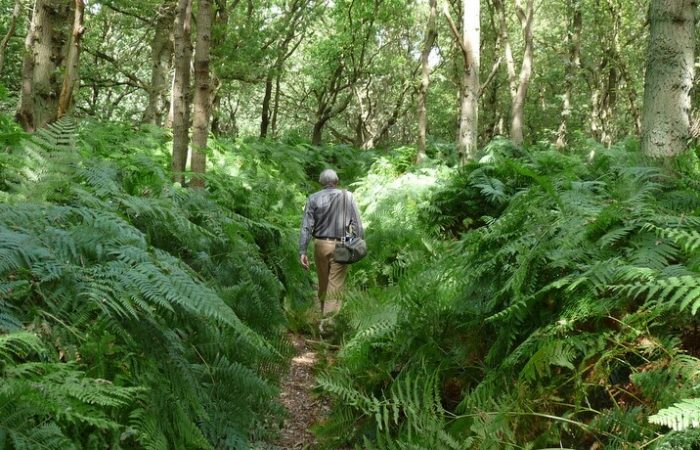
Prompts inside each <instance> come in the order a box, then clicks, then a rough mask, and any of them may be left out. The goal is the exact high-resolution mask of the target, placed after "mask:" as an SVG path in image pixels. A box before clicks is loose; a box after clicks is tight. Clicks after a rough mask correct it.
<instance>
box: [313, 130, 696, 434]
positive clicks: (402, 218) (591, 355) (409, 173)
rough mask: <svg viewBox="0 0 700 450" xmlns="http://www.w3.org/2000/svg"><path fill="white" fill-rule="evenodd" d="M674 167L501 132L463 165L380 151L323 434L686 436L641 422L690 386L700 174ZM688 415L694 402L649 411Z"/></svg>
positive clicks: (671, 421) (666, 417) (625, 148)
mask: <svg viewBox="0 0 700 450" xmlns="http://www.w3.org/2000/svg"><path fill="white" fill-rule="evenodd" d="M681 166H683V167H684V168H683V169H681V168H679V169H677V170H675V171H674V172H669V171H667V170H664V169H662V168H659V167H658V166H656V165H654V164H650V163H648V162H645V161H643V160H642V159H641V158H640V157H639V153H638V150H637V149H636V148H634V146H632V145H620V146H617V147H615V148H613V149H612V150H610V151H608V152H605V153H604V154H599V155H598V156H596V157H595V158H594V159H593V160H592V161H590V162H589V161H587V160H585V159H584V158H582V157H579V156H576V155H563V154H561V153H558V152H554V151H551V150H546V149H541V150H537V151H531V152H528V151H523V150H520V149H516V148H513V147H511V146H510V145H508V144H507V143H506V142H494V143H492V144H491V145H490V146H489V147H487V149H486V154H485V156H484V158H483V159H482V160H481V162H478V163H477V162H475V163H472V164H469V165H467V166H466V167H463V168H460V169H450V170H446V169H441V170H436V169H430V170H428V169H422V170H418V171H416V170H415V169H410V168H409V169H408V170H406V168H405V166H403V167H402V165H401V161H400V159H399V160H395V161H389V160H384V161H379V162H377V163H376V164H375V166H374V168H373V169H372V171H370V175H369V176H368V177H367V179H366V180H365V181H364V182H363V183H361V184H360V186H359V188H358V191H357V192H358V195H360V197H361V198H363V197H362V193H365V194H368V193H371V195H368V196H367V197H364V200H365V213H366V216H367V221H368V222H369V223H370V225H369V231H368V232H369V245H370V248H372V249H376V251H375V253H374V254H373V258H372V262H367V263H364V264H363V266H362V268H361V270H358V274H356V276H355V281H356V282H358V283H359V286H362V287H364V289H360V290H357V291H354V292H353V293H352V294H350V299H349V301H348V303H347V307H346V309H345V312H344V314H345V317H346V319H347V322H348V324H349V331H348V335H347V341H346V342H345V344H344V345H343V347H342V349H341V352H340V354H339V355H338V361H337V363H336V364H335V365H333V366H332V367H331V368H329V370H328V371H327V373H326V374H325V375H323V376H322V377H321V378H320V380H319V384H320V386H321V388H322V389H323V390H324V391H325V392H327V393H330V394H331V395H332V396H333V397H334V398H335V399H336V408H335V410H334V412H333V415H332V417H331V419H330V420H329V421H328V422H327V423H326V424H325V425H324V426H323V427H322V428H321V431H322V433H323V434H324V435H325V436H326V438H327V440H328V443H329V444H331V445H341V444H345V443H350V444H352V443H355V444H356V445H359V446H360V447H362V448H367V447H374V446H378V447H379V448H543V447H554V446H556V447H559V446H560V445H563V446H564V447H567V448H584V447H585V448H590V447H591V446H592V445H594V444H595V443H596V442H597V443H598V445H603V446H605V448H639V447H641V446H642V445H648V446H649V447H650V448H690V446H689V445H690V444H689V443H690V442H693V441H694V440H695V439H697V433H696V432H694V431H688V432H686V434H683V433H680V434H678V433H670V434H668V435H664V436H662V437H660V436H661V435H660V434H659V432H661V431H662V430H660V429H659V428H656V427H654V426H653V425H651V424H650V423H649V422H648V421H647V418H648V417H649V416H650V415H652V414H654V413H656V412H657V411H659V409H661V408H665V407H669V406H671V405H672V404H674V403H675V402H679V401H680V400H681V399H690V398H694V397H698V394H700V393H699V392H698V388H697V386H698V373H700V371H699V369H700V360H699V359H698V358H697V357H698V355H699V354H698V347H697V337H698V335H697V331H696V330H697V319H696V318H695V312H696V310H697V309H698V307H699V306H700V301H699V300H698V299H700V295H699V294H698V293H699V292H700V289H698V288H697V286H698V285H699V283H698V279H699V275H698V271H700V267H699V266H698V257H699V256H700V254H699V253H698V250H699V248H700V245H698V242H700V241H699V240H698V239H699V238H700V236H699V235H698V233H697V231H696V230H697V227H698V225H700V218H699V217H698V207H700V189H698V187H697V186H696V185H695V183H691V182H689V181H688V180H689V179H692V178H694V175H693V174H694V173H695V170H696V167H697V165H696V162H695V159H694V157H693V158H690V159H689V160H686V161H684V162H682V164H681ZM435 175H438V177H437V182H436V183H435V187H432V188H431V187H430V186H431V181H434V180H435V178H434V177H435ZM691 177H692V178H691ZM697 417H698V407H697V401H694V400H691V401H686V402H683V403H681V404H679V405H678V406H677V407H675V408H670V409H668V410H664V411H661V413H659V414H658V415H656V416H654V417H653V418H652V419H651V422H654V423H659V424H665V425H669V426H673V427H674V428H675V429H679V430H680V429H684V428H687V427H689V426H693V425H694V424H695V423H696V421H697ZM341 430H342V432H341ZM684 443H685V444H684Z"/></svg>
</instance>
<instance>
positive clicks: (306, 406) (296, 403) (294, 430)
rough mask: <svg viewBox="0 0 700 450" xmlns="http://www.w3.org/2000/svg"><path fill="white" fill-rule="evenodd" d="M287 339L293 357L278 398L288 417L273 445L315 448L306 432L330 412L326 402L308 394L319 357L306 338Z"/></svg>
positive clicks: (311, 437)
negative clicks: (292, 347)
mask: <svg viewBox="0 0 700 450" xmlns="http://www.w3.org/2000/svg"><path fill="white" fill-rule="evenodd" d="M289 339H290V341H291V343H292V344H293V345H294V349H295V354H296V356H295V357H294V358H292V362H291V365H290V369H289V373H288V374H287V376H286V378H285V379H284V381H283V382H282V386H281V388H282V393H281V395H280V399H281V401H282V404H283V405H284V407H285V408H286V409H287V412H288V414H289V415H288V417H287V420H285V422H284V427H283V428H282V431H281V437H280V439H279V442H278V443H277V445H278V446H280V447H281V448H284V449H304V450H311V449H317V448H319V445H318V442H317V441H316V438H315V437H314V435H313V434H312V433H311V431H310V430H309V429H310V427H311V426H312V425H313V424H314V423H316V422H317V421H318V420H319V419H322V418H323V417H324V416H325V415H326V414H327V413H328V411H329V410H330V405H329V402H328V400H327V399H325V398H322V397H319V396H318V395H316V394H314V393H313V392H312V390H313V388H314V384H315V380H316V378H315V370H314V368H315V366H316V364H317V363H318V359H319V356H318V354H317V351H316V350H314V349H313V348H312V345H311V343H310V342H309V341H308V340H307V338H306V337H304V336H301V335H297V334H290V335H289Z"/></svg>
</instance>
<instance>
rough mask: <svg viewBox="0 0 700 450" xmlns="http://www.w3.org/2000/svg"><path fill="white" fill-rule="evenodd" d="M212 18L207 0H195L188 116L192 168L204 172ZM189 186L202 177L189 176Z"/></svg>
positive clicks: (200, 181)
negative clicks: (191, 99)
mask: <svg viewBox="0 0 700 450" xmlns="http://www.w3.org/2000/svg"><path fill="white" fill-rule="evenodd" d="M213 19H214V13H213V7H212V1H211V0H199V11H198V12H197V44H196V49H195V54H194V82H195V91H194V116H193V120H192V172H194V173H196V174H204V173H206V170H207V153H206V150H207V138H208V137H209V116H210V111H211V98H210V97H211V96H210V92H211V76H210V74H209V53H210V52H209V50H210V44H211V25H212V22H213ZM191 185H192V187H197V188H204V178H203V177H201V176H199V177H198V176H195V177H193V178H192V183H191Z"/></svg>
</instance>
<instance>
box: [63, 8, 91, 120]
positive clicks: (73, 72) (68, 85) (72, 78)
mask: <svg viewBox="0 0 700 450" xmlns="http://www.w3.org/2000/svg"><path fill="white" fill-rule="evenodd" d="M73 14H74V18H73V32H72V33H71V41H70V49H69V50H68V57H67V58H66V70H65V75H64V76H63V87H62V88H61V96H60V97H59V99H58V115H57V116H58V117H59V118H60V117H63V116H65V115H66V114H67V113H68V111H70V109H71V107H72V106H73V98H74V96H75V91H76V88H77V87H78V84H79V83H80V41H81V39H82V36H83V31H85V28H84V27H83V19H84V16H85V1H84V0H75V11H74V13H73Z"/></svg>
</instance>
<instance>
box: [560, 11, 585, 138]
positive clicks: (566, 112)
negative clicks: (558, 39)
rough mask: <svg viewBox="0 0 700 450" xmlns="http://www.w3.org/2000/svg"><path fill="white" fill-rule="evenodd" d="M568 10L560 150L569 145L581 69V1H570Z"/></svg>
mask: <svg viewBox="0 0 700 450" xmlns="http://www.w3.org/2000/svg"><path fill="white" fill-rule="evenodd" d="M567 9H568V10H569V24H568V27H567V30H566V43H567V46H568V50H569V61H568V62H567V66H566V75H565V78H564V95H563V98H562V108H561V122H560V124H559V131H558V132H557V144H556V145H557V147H558V148H563V147H564V146H566V143H567V139H568V131H569V130H568V125H569V118H570V117H571V92H572V90H573V88H574V79H575V77H576V73H577V72H578V71H579V70H580V68H581V30H582V29H583V15H582V14H581V0H569V1H568V4H567Z"/></svg>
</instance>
